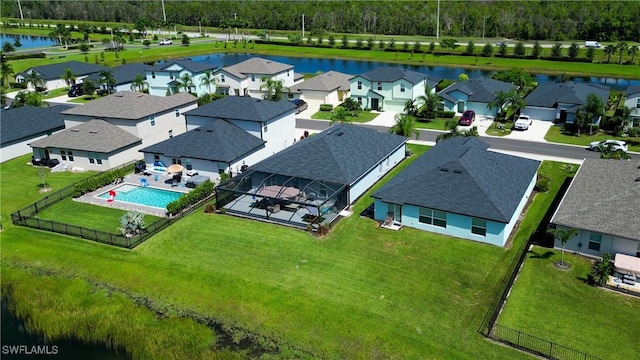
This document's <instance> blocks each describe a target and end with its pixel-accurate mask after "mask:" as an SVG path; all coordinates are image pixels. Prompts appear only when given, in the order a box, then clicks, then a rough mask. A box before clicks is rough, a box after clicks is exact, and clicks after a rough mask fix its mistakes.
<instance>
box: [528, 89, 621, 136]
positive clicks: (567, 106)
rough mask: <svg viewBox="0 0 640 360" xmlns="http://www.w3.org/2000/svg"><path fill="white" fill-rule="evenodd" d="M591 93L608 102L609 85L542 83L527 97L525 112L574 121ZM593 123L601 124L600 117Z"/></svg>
mask: <svg viewBox="0 0 640 360" xmlns="http://www.w3.org/2000/svg"><path fill="white" fill-rule="evenodd" d="M589 94H595V95H596V96H598V97H599V98H600V99H602V102H603V104H606V103H607V101H608V100H609V87H608V86H606V85H601V84H582V83H577V82H573V81H566V82H555V83H545V84H541V85H539V86H538V87H536V88H535V89H534V90H533V91H532V92H531V93H529V95H527V96H526V97H525V99H524V100H525V102H526V104H527V106H525V108H524V110H523V112H524V113H525V114H527V115H529V116H531V118H533V119H537V120H545V121H559V122H567V123H573V121H574V120H575V118H576V113H577V112H578V108H580V107H582V106H584V105H586V104H587V97H588V96H589ZM593 124H594V125H598V124H600V119H594V121H593Z"/></svg>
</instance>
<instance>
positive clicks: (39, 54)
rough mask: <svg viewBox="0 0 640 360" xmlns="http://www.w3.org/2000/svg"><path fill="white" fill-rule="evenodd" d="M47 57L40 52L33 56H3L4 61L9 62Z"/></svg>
mask: <svg viewBox="0 0 640 360" xmlns="http://www.w3.org/2000/svg"><path fill="white" fill-rule="evenodd" d="M46 57H47V54H45V53H43V52H41V53H34V54H14V55H5V59H6V60H7V61H10V60H21V59H41V58H42V59H44V58H46Z"/></svg>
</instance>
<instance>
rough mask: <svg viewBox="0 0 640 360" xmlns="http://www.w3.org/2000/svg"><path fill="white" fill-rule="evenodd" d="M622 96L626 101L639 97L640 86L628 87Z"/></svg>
mask: <svg viewBox="0 0 640 360" xmlns="http://www.w3.org/2000/svg"><path fill="white" fill-rule="evenodd" d="M624 96H625V97H626V98H627V99H629V98H632V97H638V96H640V85H629V87H628V88H627V91H625V92H624Z"/></svg>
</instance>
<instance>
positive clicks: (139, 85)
mask: <svg viewBox="0 0 640 360" xmlns="http://www.w3.org/2000/svg"><path fill="white" fill-rule="evenodd" d="M148 88H149V83H148V82H147V81H146V80H145V77H144V76H142V75H140V74H137V75H136V77H135V79H133V81H132V82H131V91H137V92H144V91H145V89H148Z"/></svg>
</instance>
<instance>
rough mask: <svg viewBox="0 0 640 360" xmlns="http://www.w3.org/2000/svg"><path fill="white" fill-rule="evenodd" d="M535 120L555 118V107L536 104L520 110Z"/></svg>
mask: <svg viewBox="0 0 640 360" xmlns="http://www.w3.org/2000/svg"><path fill="white" fill-rule="evenodd" d="M522 112H523V113H524V114H527V115H529V116H531V118H532V119H535V120H543V121H553V120H555V119H556V114H557V112H558V111H557V110H556V109H555V108H544V107H538V106H526V107H525V108H524V110H523V111H522Z"/></svg>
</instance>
